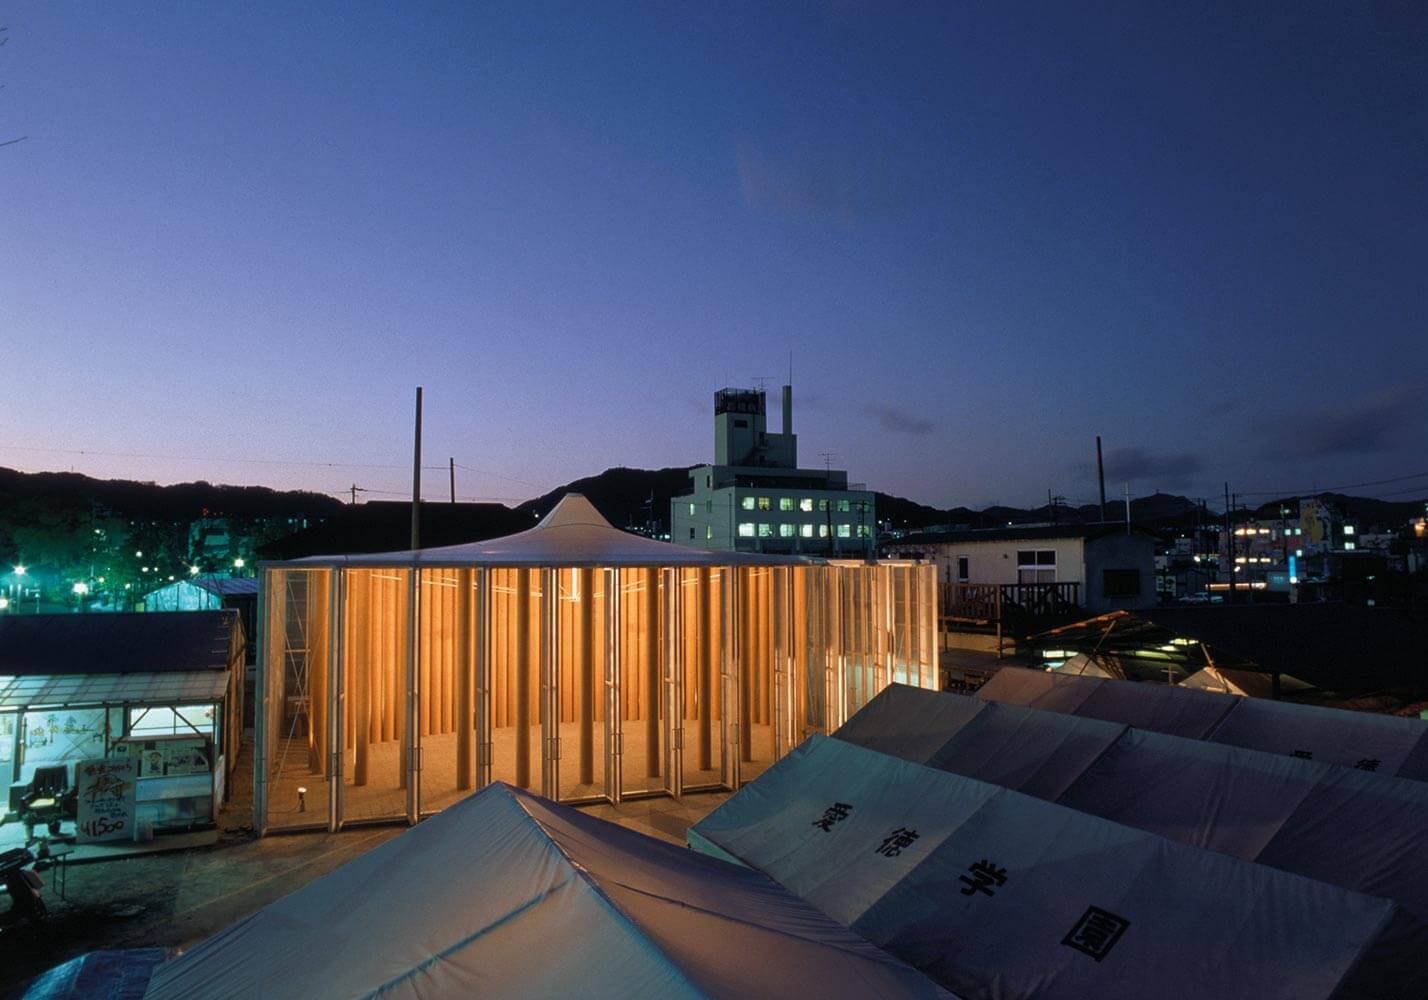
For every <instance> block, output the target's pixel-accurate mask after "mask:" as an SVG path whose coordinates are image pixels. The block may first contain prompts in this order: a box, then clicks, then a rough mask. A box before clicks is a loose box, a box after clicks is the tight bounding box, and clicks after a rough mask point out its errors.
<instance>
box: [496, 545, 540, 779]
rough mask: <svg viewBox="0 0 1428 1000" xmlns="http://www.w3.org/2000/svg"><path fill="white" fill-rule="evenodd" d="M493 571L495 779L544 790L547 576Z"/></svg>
mask: <svg viewBox="0 0 1428 1000" xmlns="http://www.w3.org/2000/svg"><path fill="white" fill-rule="evenodd" d="M489 573H490V580H491V597H490V600H491V605H490V645H489V655H490V668H489V669H490V694H489V697H490V710H489V712H490V714H489V718H490V720H491V735H490V743H491V747H490V752H491V778H492V780H494V781H504V782H506V783H508V784H511V785H516V786H517V787H519V788H528V789H530V790H532V791H536V792H539V791H541V788H542V780H541V779H542V774H541V756H542V755H541V736H542V734H541V721H542V710H541V684H540V656H541V626H542V598H543V593H542V589H541V588H542V577H543V572H542V571H541V570H533V569H493V570H490V571H489Z"/></svg>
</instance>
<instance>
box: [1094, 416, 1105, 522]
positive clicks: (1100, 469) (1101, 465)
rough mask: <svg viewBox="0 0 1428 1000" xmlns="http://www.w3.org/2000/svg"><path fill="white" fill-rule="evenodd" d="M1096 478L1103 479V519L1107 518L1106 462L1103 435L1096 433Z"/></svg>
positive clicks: (1103, 520)
mask: <svg viewBox="0 0 1428 1000" xmlns="http://www.w3.org/2000/svg"><path fill="white" fill-rule="evenodd" d="M1096 478H1097V479H1099V480H1100V481H1101V521H1102V522H1103V523H1104V522H1105V520H1106V463H1105V462H1103V461H1102V460H1101V435H1099V434H1097V435H1096Z"/></svg>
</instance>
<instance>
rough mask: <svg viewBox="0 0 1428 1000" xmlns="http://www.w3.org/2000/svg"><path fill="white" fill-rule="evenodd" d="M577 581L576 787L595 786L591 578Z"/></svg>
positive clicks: (581, 573)
mask: <svg viewBox="0 0 1428 1000" xmlns="http://www.w3.org/2000/svg"><path fill="white" fill-rule="evenodd" d="M576 573H577V574H578V577H579V580H580V603H579V604H578V605H577V608H578V611H579V614H580V783H581V784H582V785H593V784H594V783H595V648H594V647H595V574H594V572H593V571H592V570H590V569H588V568H587V569H580V570H577V571H576Z"/></svg>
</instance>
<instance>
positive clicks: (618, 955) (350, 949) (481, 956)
mask: <svg viewBox="0 0 1428 1000" xmlns="http://www.w3.org/2000/svg"><path fill="white" fill-rule="evenodd" d="M800 995H810V996H830V997H849V998H853V997H867V996H889V997H929V998H930V997H939V996H946V994H945V993H944V992H943V991H942V990H940V989H939V988H937V987H936V986H934V985H933V984H932V983H931V982H929V981H928V980H927V979H926V978H925V977H924V976H922V975H921V974H920V973H918V972H916V971H914V970H913V969H911V968H909V967H908V966H906V965H904V964H902V963H901V962H898V961H896V960H894V959H892V958H890V957H889V956H887V955H886V954H884V953H882V952H880V951H878V949H876V948H874V947H873V946H871V945H869V944H868V943H866V942H865V941H862V940H860V939H859V938H857V937H856V936H855V935H853V934H851V933H849V932H848V931H846V930H844V929H843V928H840V927H838V926H837V925H836V924H835V923H833V922H832V921H830V920H828V919H827V918H826V917H824V916H822V915H821V914H819V913H817V912H815V911H814V910H813V909H812V908H811V907H809V906H808V905H806V904H805V903H802V902H800V901H799V900H797V899H796V898H794V897H793V896H792V895H790V894H789V893H788V892H786V891H785V890H783V889H781V888H779V887H778V886H777V885H775V884H774V883H773V882H771V881H770V880H769V879H768V878H766V877H765V876H763V875H760V874H758V873H756V872H752V871H749V870H747V869H744V868H740V867H738V866H734V865H729V864H726V863H724V862H721V861H715V860H713V859H711V858H702V857H699V856H698V855H696V854H693V853H691V852H689V851H687V850H683V849H681V848H679V847H675V846H673V845H671V844H666V843H664V842H662V841H658V840H655V839H653V838H651V837H646V836H644V835H642V834H639V833H635V832H634V831H632V830H627V829H625V828H624V827H620V826H617V825H615V824H613V823H607V822H605V821H604V820H599V819H595V818H593V817H590V816H586V815H583V814H581V813H579V812H577V811H575V810H573V809H570V808H568V807H565V806H559V805H556V804H555V803H552V802H550V801H548V800H545V799H541V798H537V797H535V796H532V795H530V794H528V793H525V792H522V791H519V790H517V789H513V788H510V787H509V786H506V785H493V786H491V787H489V788H487V789H485V790H484V791H482V792H481V793H479V794H477V795H474V796H471V797H470V798H468V799H466V800H464V801H462V802H461V803H459V804H458V805H456V806H453V807H452V808H450V809H448V810H446V811H445V812H443V813H442V814H441V815H439V816H437V817H435V818H433V819H431V820H429V821H427V822H425V823H422V824H420V825H419V826H417V827H415V828H413V829H411V830H409V831H406V832H405V833H403V834H402V835H401V836H399V837H396V838H394V839H393V840H390V841H388V842H387V843H385V844H383V845H382V846H381V847H378V848H376V849H375V850H373V851H370V852H368V853H367V854H364V855H362V856H361V857H359V858H357V859H355V860H353V861H350V862H348V863H347V864H345V865H343V866H342V867H341V868H339V869H337V870H336V871H334V872H331V873H330V874H328V875H325V876H323V877H322V878H319V879H317V880H315V881H313V882H310V883H308V884H307V885H306V886H304V887H303V888H301V889H299V890H297V891H296V892H294V893H292V894H291V895H289V896H287V897H285V898H283V899H281V900H279V901H278V902H276V903H272V904H270V905H269V906H266V907H264V908H263V909H261V910H259V911H258V912H257V913H254V914H253V915H251V916H249V917H247V918H246V919H244V920H242V921H240V922H239V923H237V924H234V925H233V926H232V927H230V928H229V929H227V930H225V931H223V932H221V933H219V934H216V935H214V936H213V937H211V938H209V939H208V940H207V941H205V942H203V943H202V944H200V945H199V946H198V947H196V948H194V949H193V950H192V951H190V952H188V953H187V954H185V955H182V956H180V957H179V958H178V959H176V960H174V961H173V962H170V963H168V964H165V965H162V966H160V967H159V968H158V969H157V970H156V972H155V973H154V976H153V979H152V980H151V982H150V986H149V991H148V993H147V994H146V997H147V998H148V1000H210V998H230V997H231V998H235V1000H237V998H249V997H263V998H265V1000H284V998H293V1000H309V998H315V997H321V998H324V1000H326V998H333V1000H337V998H342V1000H349V998H367V997H377V996H381V997H412V998H417V997H420V998H422V1000H444V998H453V1000H454V998H463V1000H464V998H467V997H476V996H491V997H495V996H499V997H533V998H534V997H539V998H547V997H612V998H627V997H671V998H673V997H731V998H733V997H768V998H771V1000H772V998H777V1000H787V998H788V997H792V996H800Z"/></svg>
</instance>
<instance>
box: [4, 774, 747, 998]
mask: <svg viewBox="0 0 1428 1000" xmlns="http://www.w3.org/2000/svg"><path fill="white" fill-rule="evenodd" d="M249 754H250V750H249V749H246V748H245V751H244V754H243V757H241V758H240V760H239V765H238V770H237V771H236V772H235V774H234V781H233V797H232V799H231V800H230V802H229V804H228V806H227V807H226V808H225V809H224V811H223V813H222V817H221V822H220V828H221V830H222V835H221V837H220V839H219V842H218V843H217V844H215V845H213V846H211V847H206V848H197V849H193V850H186V851H174V852H170V853H166V854H154V855H149V856H145V857H136V858H129V859H125V860H122V861H111V862H105V863H102V864H84V865H72V866H70V867H69V871H68V879H67V886H66V893H65V895H66V897H67V898H66V899H63V900H61V899H60V898H59V895H58V894H57V893H56V892H54V891H53V890H52V889H51V882H50V873H48V872H46V873H44V877H45V892H44V897H45V902H46V905H48V907H49V910H50V919H49V920H48V921H46V923H45V924H43V925H42V926H39V927H30V926H25V927H19V928H12V929H8V930H4V931H0V991H4V989H5V987H8V986H13V985H15V984H16V983H19V982H23V981H24V980H26V979H29V978H31V977H33V976H36V975H38V974H39V973H41V972H44V971H45V970H46V969H49V968H52V967H53V966H55V965H58V964H59V963H61V962H64V961H67V960H68V959H71V958H74V957H76V956H78V955H81V954H84V953H85V952H88V951H94V950H97V949H108V948H142V947H176V948H184V947H190V946H192V945H193V944H196V943H197V942H199V941H201V940H202V939H204V938H206V937H208V936H209V935H211V934H213V933H215V932H217V931H220V930H222V929H223V928H225V927H228V926H230V925H232V924H233V923H235V922H237V921H238V920H241V919H242V918H243V917H245V916H247V915H248V914H250V913H252V912H253V911H255V910H257V909H259V908H261V907H263V906H265V905H267V904H268V903H271V902H273V901H275V900H277V899H280V898H281V897H283V896H285V895H287V894H288V893H290V892H292V891H293V890H294V889H297V888H300V887H301V886H303V885H306V884H307V883H308V882H310V881H312V880H313V879H315V878H317V877H319V876H321V875H324V874H326V873H327V872H330V871H332V870H333V869H334V868H337V867H338V866H339V865H341V864H343V863H344V862H346V861H348V860H350V859H352V858H354V857H356V856H358V855H360V854H362V853H364V852H366V851H369V850H371V849H372V848H374V847H376V846H378V845H379V844H383V843H385V842H386V841H388V840H390V839H391V838H393V837H395V836H397V835H398V834H400V833H401V832H402V830H403V829H404V827H401V826H373V827H365V828H359V829H356V830H350V831H344V832H342V833H337V834H325V833H306V834H289V835H282V836H271V837H265V838H263V839H261V840H259V839H257V838H255V837H254V836H253V831H252V825H251V824H252V758H251V756H249ZM726 797H727V796H726V795H723V794H708V795H694V796H687V797H686V798H685V799H684V800H683V801H681V802H676V801H674V800H673V799H668V798H663V799H646V800H641V801H637V802H632V803H624V804H621V805H620V806H618V807H616V806H610V805H600V806H592V807H589V808H588V809H587V811H588V812H590V813H591V814H592V815H596V816H599V817H601V818H603V819H609V820H613V821H614V822H617V823H620V824H622V825H624V826H628V827H631V828H632V829H636V830H639V831H640V832H642V833H646V834H650V835H651V836H656V837H660V838H662V839H665V840H670V841H673V842H676V843H683V842H684V832H685V830H686V829H688V827H689V826H690V824H692V823H694V822H697V821H698V820H699V819H700V818H702V817H703V816H705V815H707V814H708V813H709V812H710V811H711V810H713V809H714V808H715V807H716V806H718V805H719V804H720V803H721V802H723V801H724V799H725V798H726ZM3 905H8V900H7V901H6V902H5V903H0V906H3Z"/></svg>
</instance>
